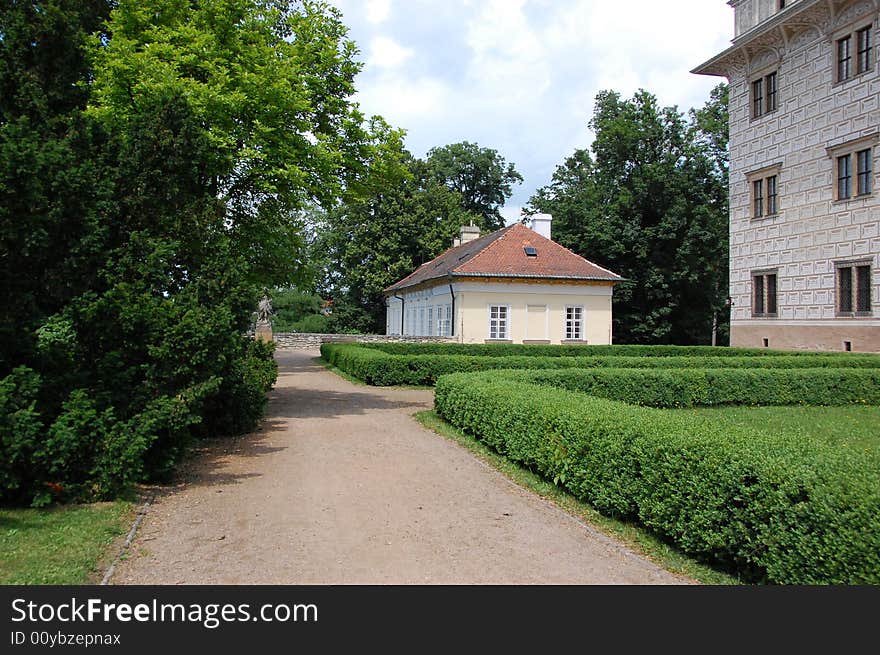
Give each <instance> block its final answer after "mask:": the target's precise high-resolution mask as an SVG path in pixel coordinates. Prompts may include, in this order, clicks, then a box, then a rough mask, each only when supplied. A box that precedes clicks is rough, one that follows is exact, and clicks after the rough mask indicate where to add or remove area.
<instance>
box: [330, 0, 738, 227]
mask: <svg viewBox="0 0 880 655" xmlns="http://www.w3.org/2000/svg"><path fill="white" fill-rule="evenodd" d="M334 1H335V3H336V4H338V5H339V6H340V7H341V8H342V9H343V12H344V15H345V21H346V23H347V24H348V25H349V26H350V27H351V28H352V32H351V35H352V37H353V38H355V39H356V40H357V41H358V42H359V43H360V44H361V46H367V47H366V48H365V50H366V52H367V53H368V56H367V61H366V66H365V69H364V72H363V73H362V74H361V75H360V76H359V78H358V80H357V88H358V89H359V94H358V100H359V101H360V102H361V105H362V108H363V109H364V111H365V112H366V113H368V114H381V115H382V116H384V117H385V118H386V119H387V120H388V121H389V122H390V123H391V124H393V125H396V126H399V127H403V128H405V129H407V131H408V135H407V146H408V147H409V148H410V149H411V150H412V151H413V152H414V153H415V154H416V155H423V154H424V153H425V152H426V151H427V150H428V149H429V148H431V147H433V146H438V145H443V144H447V143H453V142H456V141H461V140H468V141H475V142H477V143H479V144H480V145H482V146H487V147H492V148H495V149H497V150H498V151H499V152H500V153H501V154H502V155H503V156H504V157H506V158H507V159H508V161H512V162H514V163H515V164H516V166H517V168H518V170H519V171H520V172H521V173H522V174H523V176H524V177H525V178H526V180H525V183H524V184H523V185H522V186H521V187H517V188H516V190H515V195H514V197H513V198H512V199H511V200H510V206H509V207H508V208H507V209H506V210H505V212H504V215H505V217H506V218H507V220H508V221H512V220H518V216H519V207H520V206H522V205H524V204H525V203H526V202H527V201H528V198H529V196H531V195H532V193H533V192H534V191H535V189H536V188H538V187H539V186H543V185H545V184H547V183H548V182H549V181H550V177H551V175H552V173H553V169H554V167H555V166H556V165H558V164H560V163H561V162H562V161H563V160H564V158H565V157H567V156H568V155H570V154H571V152H572V151H573V150H574V149H575V148H579V147H585V146H587V145H588V144H589V140H590V138H591V135H590V134H589V131H588V129H587V122H588V120H589V118H590V116H591V115H592V112H593V102H594V98H595V96H596V94H597V93H598V92H599V91H600V90H603V89H614V90H616V91H619V92H620V93H621V94H623V95H624V96H629V95H631V94H632V93H633V92H634V91H636V90H637V89H638V88H645V89H647V90H648V91H651V92H652V93H654V94H655V95H657V96H658V98H659V101H660V102H661V103H662V104H664V105H671V104H676V105H679V107H680V109H682V110H686V109H688V108H689V107H692V106H697V105H700V104H702V103H703V102H705V101H706V99H707V98H708V94H709V90H710V89H711V88H712V87H713V86H714V85H715V84H717V83H718V82H719V81H721V80H719V79H717V78H706V77H700V76H696V75H692V74H690V72H689V71H690V70H691V69H692V68H694V67H695V66H697V65H698V64H700V63H702V62H703V61H705V60H706V59H708V58H709V57H711V56H713V55H714V54H717V53H718V52H720V51H721V50H723V49H724V48H725V47H726V46H727V45H728V43H729V40H730V39H731V38H732V36H733V27H732V24H733V11H732V10H731V9H730V7H728V6H727V4H726V3H724V2H722V1H721V0H708V1H707V0H676V1H675V2H671V3H665V2H658V1H657V0H629V1H628V2H626V3H620V2H608V1H607V0H480V1H474V0H407V2H406V3H398V4H396V5H395V6H394V8H393V11H392V9H391V4H390V0H381V1H380V0H370V2H368V3H367V5H366V7H367V10H366V12H364V10H363V8H364V4H363V2H362V0H334ZM352 19H354V22H353V21H352ZM358 19H359V20H360V23H358V22H357V20H358ZM379 23H381V25H379Z"/></svg>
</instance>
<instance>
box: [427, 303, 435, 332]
mask: <svg viewBox="0 0 880 655" xmlns="http://www.w3.org/2000/svg"><path fill="white" fill-rule="evenodd" d="M428 336H429V337H433V336H434V308H433V307H428Z"/></svg>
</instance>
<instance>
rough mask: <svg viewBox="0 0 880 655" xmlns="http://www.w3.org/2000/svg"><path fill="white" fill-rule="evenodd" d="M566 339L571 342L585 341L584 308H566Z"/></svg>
mask: <svg viewBox="0 0 880 655" xmlns="http://www.w3.org/2000/svg"><path fill="white" fill-rule="evenodd" d="M565 338H566V339H567V340H571V341H583V339H584V308H583V307H580V306H568V307H566V308H565Z"/></svg>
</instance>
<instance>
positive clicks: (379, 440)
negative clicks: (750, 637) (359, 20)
mask: <svg viewBox="0 0 880 655" xmlns="http://www.w3.org/2000/svg"><path fill="white" fill-rule="evenodd" d="M315 356H316V353H314V352H296V351H279V352H278V353H277V358H278V361H279V364H280V367H281V373H280V375H279V379H278V384H277V386H276V388H275V390H274V391H273V392H272V394H271V399H270V404H269V408H268V414H267V415H268V416H269V418H268V419H267V420H266V421H265V422H264V424H263V427H262V429H261V430H259V431H258V432H256V433H254V434H252V435H249V436H247V437H242V438H239V439H234V440H228V439H227V440H219V439H218V440H216V441H214V442H212V443H209V444H208V445H207V446H206V447H205V449H204V452H202V453H201V455H200V456H198V457H196V458H194V459H193V460H192V461H191V462H190V464H189V465H188V466H187V467H186V469H185V470H184V471H183V472H182V476H181V482H180V483H179V484H178V485H176V486H175V487H174V488H171V489H169V490H167V491H166V492H165V493H163V494H162V495H160V497H158V498H157V499H156V501H155V503H154V504H153V506H152V507H151V508H150V510H149V513H148V514H147V516H146V517H145V520H144V523H143V525H142V527H141V529H140V531H139V534H138V536H137V537H136V539H135V541H134V543H133V544H132V547H131V550H130V554H129V556H128V557H127V558H126V559H125V560H124V561H123V562H121V563H120V564H119V565H118V567H117V570H116V573H115V574H114V576H113V578H112V580H111V583H113V584H126V583H127V584H132V583H136V584H176V583H191V584H325V583H326V584H348V583H352V584H355V583H356V584H386V583H401V584H406V583H431V584H433V583H452V584H456V583H501V584H506V583H563V584H564V583H576V584H588V583H637V584H651V583H676V582H681V581H682V580H680V579H679V578H677V577H675V576H673V575H672V574H670V573H667V572H666V571H664V570H662V569H660V568H658V567H657V566H655V565H654V564H652V563H650V562H648V561H647V560H645V559H643V558H641V557H638V556H637V555H635V554H633V553H632V552H630V551H628V550H627V549H626V548H624V547H622V546H620V545H618V544H617V543H616V542H614V541H612V540H611V539H609V538H607V537H605V536H603V535H599V534H597V533H596V532H595V531H593V530H592V529H590V528H588V527H586V526H584V525H583V524H581V523H579V522H578V521H577V520H575V519H573V518H572V517H570V516H568V515H567V514H564V513H563V512H561V511H560V510H558V509H557V508H555V507H554V506H553V505H551V504H549V503H547V502H545V501H544V500H542V499H540V498H538V497H537V496H535V495H533V494H531V493H530V492H527V491H525V490H523V489H521V488H519V487H517V486H516V485H514V484H512V483H511V482H510V481H509V480H507V478H505V477H504V476H503V475H501V474H500V473H498V472H496V471H494V470H492V469H490V468H489V467H487V466H486V465H484V464H483V463H481V462H480V461H479V460H477V459H475V458H474V457H473V456H472V455H471V454H470V453H469V452H467V451H466V450H465V449H463V448H461V447H460V446H458V445H456V444H454V443H452V442H449V441H447V440H446V439H444V438H442V437H440V436H438V435H436V434H434V433H432V432H430V431H428V430H425V429H424V428H422V427H421V426H420V425H419V424H418V423H417V422H416V421H415V420H414V419H413V418H412V416H411V415H412V414H413V413H415V412H417V411H419V410H421V409H424V408H429V407H430V406H431V404H432V396H433V394H432V392H430V391H418V390H397V389H375V388H370V387H361V386H356V385H353V384H351V383H349V382H347V381H345V380H343V379H341V378H339V377H338V376H336V375H334V374H332V373H329V372H328V371H326V370H325V369H324V368H323V367H321V366H319V365H317V364H316V363H315V361H314V358H315Z"/></svg>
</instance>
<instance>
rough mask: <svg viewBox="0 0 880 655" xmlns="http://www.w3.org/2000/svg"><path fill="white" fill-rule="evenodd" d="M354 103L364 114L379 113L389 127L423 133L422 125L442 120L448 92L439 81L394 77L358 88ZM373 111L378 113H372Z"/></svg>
mask: <svg viewBox="0 0 880 655" xmlns="http://www.w3.org/2000/svg"><path fill="white" fill-rule="evenodd" d="M355 100H356V101H357V102H358V103H359V104H360V105H361V106H362V107H363V108H364V110H365V111H366V112H367V113H368V114H375V113H380V114H381V115H382V116H383V117H384V118H385V120H387V121H388V122H389V123H391V124H392V125H394V126H395V127H402V128H404V129H405V130H407V131H408V132H412V131H413V130H416V129H419V130H420V129H423V128H424V126H425V124H426V123H427V124H430V123H432V122H433V123H438V122H442V121H444V120H446V114H447V111H448V107H449V106H450V103H451V100H450V92H449V88H448V87H447V86H446V85H445V84H444V83H443V82H441V81H440V80H435V79H431V78H417V79H410V78H407V77H405V76H401V75H397V74H389V75H383V76H382V77H381V78H380V79H377V80H376V81H375V82H374V83H373V84H370V85H369V86H367V87H364V88H362V89H361V90H360V91H359V92H358V94H357V96H356V97H355ZM377 107H381V111H376V108H377ZM434 145H442V143H437V144H434ZM422 154H423V153H422Z"/></svg>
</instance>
